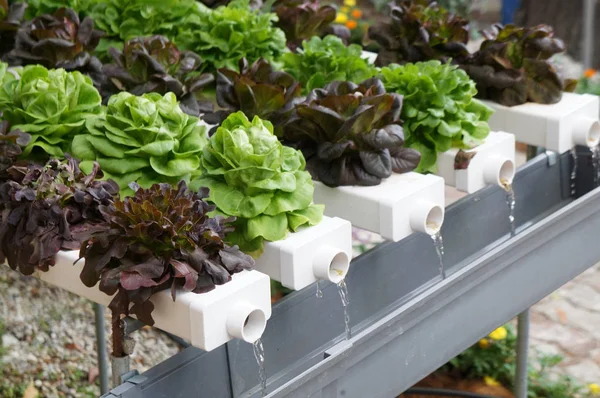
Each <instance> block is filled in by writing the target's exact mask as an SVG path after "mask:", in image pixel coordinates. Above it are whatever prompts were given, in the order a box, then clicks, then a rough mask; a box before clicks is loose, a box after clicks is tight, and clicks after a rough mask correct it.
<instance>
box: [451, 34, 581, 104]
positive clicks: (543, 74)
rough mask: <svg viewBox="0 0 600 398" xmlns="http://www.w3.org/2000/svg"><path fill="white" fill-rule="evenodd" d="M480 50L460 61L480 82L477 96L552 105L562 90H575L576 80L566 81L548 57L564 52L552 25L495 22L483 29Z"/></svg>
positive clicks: (516, 102)
mask: <svg viewBox="0 0 600 398" xmlns="http://www.w3.org/2000/svg"><path fill="white" fill-rule="evenodd" d="M482 34H483V36H484V38H485V39H486V40H485V41H484V42H483V43H481V47H480V49H479V51H477V52H475V53H474V54H473V55H472V56H470V57H469V58H468V59H467V60H465V61H464V62H462V63H461V67H462V68H463V69H464V70H465V71H466V72H467V73H468V74H469V76H470V77H471V79H473V80H475V82H476V83H477V90H478V91H479V94H478V96H479V97H481V98H484V99H489V100H492V101H495V102H498V103H500V104H502V105H506V106H513V105H519V104H523V103H525V102H527V101H530V102H537V103H541V104H553V103H556V102H558V101H560V99H561V97H562V92H563V90H564V91H573V90H574V89H575V86H576V84H577V82H576V81H572V80H567V81H564V80H563V79H562V78H561V76H560V75H559V74H558V72H557V71H556V69H555V68H554V66H553V65H552V64H551V63H550V61H549V59H550V57H552V56H553V55H555V54H558V53H561V52H564V51H565V44H564V42H563V41H562V40H560V39H558V38H556V37H554V32H553V31H552V28H551V27H550V26H547V25H538V26H535V27H532V28H520V27H518V26H514V25H506V26H502V25H494V26H493V27H492V28H491V29H490V30H489V31H484V32H482Z"/></svg>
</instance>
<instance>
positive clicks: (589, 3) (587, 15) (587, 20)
mask: <svg viewBox="0 0 600 398" xmlns="http://www.w3.org/2000/svg"><path fill="white" fill-rule="evenodd" d="M595 17H596V0H584V5H583V35H582V36H583V46H582V47H583V67H584V68H585V69H588V68H591V67H592V66H593V64H594V19H595Z"/></svg>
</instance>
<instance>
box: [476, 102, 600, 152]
mask: <svg viewBox="0 0 600 398" xmlns="http://www.w3.org/2000/svg"><path fill="white" fill-rule="evenodd" d="M484 102H485V103H486V104H487V105H489V106H490V107H492V108H494V110H495V111H496V112H495V113H494V114H493V115H492V117H491V118H490V120H489V124H490V127H491V128H492V130H496V131H506V132H508V133H511V134H514V135H515V136H516V138H517V141H520V142H523V143H526V144H529V145H535V146H541V147H544V148H546V149H549V150H551V151H555V152H559V153H563V152H566V151H568V150H570V149H571V148H573V147H574V146H575V145H584V146H589V147H593V146H596V145H598V141H599V139H600V123H599V122H598V116H599V111H600V101H599V99H598V97H597V96H595V95H589V94H573V93H563V96H562V99H561V100H560V101H559V102H558V103H556V104H550V105H544V104H535V103H531V102H528V103H526V104H522V105H517V106H512V107H508V106H504V105H500V104H497V103H495V102H491V101H484Z"/></svg>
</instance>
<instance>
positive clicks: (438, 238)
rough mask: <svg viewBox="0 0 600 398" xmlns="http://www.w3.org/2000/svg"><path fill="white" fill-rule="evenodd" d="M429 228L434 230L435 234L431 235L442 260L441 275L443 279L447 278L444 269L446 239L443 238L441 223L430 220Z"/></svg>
mask: <svg viewBox="0 0 600 398" xmlns="http://www.w3.org/2000/svg"><path fill="white" fill-rule="evenodd" d="M427 228H428V229H430V230H432V231H434V234H433V235H431V240H433V246H434V247H435V253H436V254H437V256H438V260H439V261H440V275H441V276H442V279H446V270H445V269H444V240H443V239H442V229H441V225H439V224H438V223H435V222H432V221H428V222H427Z"/></svg>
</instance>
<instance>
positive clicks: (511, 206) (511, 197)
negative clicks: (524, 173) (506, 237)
mask: <svg viewBox="0 0 600 398" xmlns="http://www.w3.org/2000/svg"><path fill="white" fill-rule="evenodd" d="M500 183H502V188H504V192H505V194H506V205H507V206H508V222H509V224H510V236H511V237H512V236H515V235H516V226H515V203H516V199H515V191H514V190H513V187H512V182H510V181H508V180H504V179H502V180H500Z"/></svg>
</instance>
